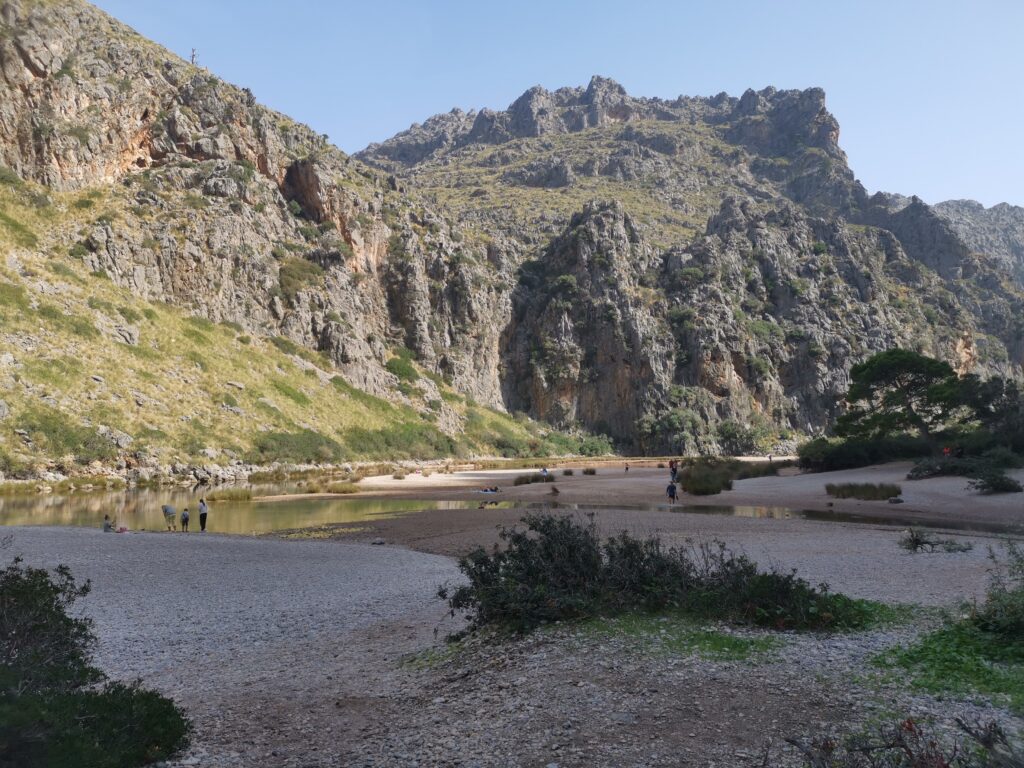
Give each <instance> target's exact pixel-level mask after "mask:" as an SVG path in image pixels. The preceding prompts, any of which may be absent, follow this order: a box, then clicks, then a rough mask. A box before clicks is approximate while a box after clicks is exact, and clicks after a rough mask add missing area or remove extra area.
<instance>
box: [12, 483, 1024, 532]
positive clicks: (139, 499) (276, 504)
mask: <svg viewBox="0 0 1024 768" xmlns="http://www.w3.org/2000/svg"><path fill="white" fill-rule="evenodd" d="M208 490H209V489H199V490H188V489H182V488H169V489H157V490H148V489H147V490H131V491H104V492H96V493H89V494H80V495H72V496H60V495H52V496H49V495H47V496H17V497H3V496H0V525H70V526H86V527H95V528H100V527H101V526H102V523H103V516H104V515H110V516H111V518H113V519H114V520H116V522H117V524H118V525H123V526H125V527H127V528H128V529H129V530H133V531H139V530H150V531H153V530H157V531H159V530H165V526H164V519H163V515H162V513H161V511H160V508H161V506H162V505H163V504H171V505H172V506H174V507H175V509H177V511H178V513H179V514H180V513H181V510H182V509H184V508H185V507H188V508H189V510H190V512H191V516H192V521H191V523H190V528H191V529H192V530H194V531H198V530H199V510H198V507H199V498H200V496H201V495H202V493H205V492H207V491H208ZM253 490H254V494H255V495H271V494H287V493H294V492H296V491H297V490H299V489H298V488H297V486H295V485H276V486H259V487H256V488H254V489H253ZM482 504H486V506H487V507H488V508H495V507H498V508H517V509H522V510H523V512H526V511H529V510H539V509H569V510H579V511H584V510H600V509H618V510H633V511H638V512H643V511H670V512H677V513H688V514H702V515H723V516H729V517H754V518H771V519H781V520H786V519H796V520H818V521H822V522H833V523H859V524H865V525H885V526H898V527H903V528H906V527H908V526H911V525H913V526H915V527H923V528H942V529H953V530H961V531H977V532H979V533H980V532H989V533H1019V532H1020V531H1021V526H1019V525H1001V524H998V523H985V522H979V521H974V520H970V519H964V518H960V519H947V518H941V519H933V520H928V519H921V518H916V517H912V516H909V515H908V516H901V515H899V514H887V515H865V514H850V513H843V512H836V511H833V510H799V509H788V508H786V507H769V506H764V507H759V506H736V507H731V506H712V505H682V504H678V505H675V506H671V507H670V506H668V505H665V504H633V505H630V504H614V505H612V504H607V505H606V504H583V503H564V502H557V501H544V502H524V501H501V502H496V501H491V500H489V499H488V500H486V501H484V500H477V501H424V500H418V499H367V498H310V497H305V498H295V499H288V500H283V501H269V502H249V501H243V502H238V501H221V502H213V503H211V504H210V514H209V519H208V524H207V529H208V530H210V531H213V532H220V533H242V534H252V533H267V532H269V531H279V530H286V529H290V528H303V527H313V526H318V525H327V524H330V523H358V522H361V521H365V520H372V519H374V518H381V517H395V516H397V515H402V514H407V513H409V512H416V511H420V510H437V509H476V508H478V507H480V506H481V505H482Z"/></svg>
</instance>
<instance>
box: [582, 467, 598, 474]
mask: <svg viewBox="0 0 1024 768" xmlns="http://www.w3.org/2000/svg"><path fill="white" fill-rule="evenodd" d="M583 474H584V475H596V474H597V470H596V469H595V468H594V467H585V468H584V469H583Z"/></svg>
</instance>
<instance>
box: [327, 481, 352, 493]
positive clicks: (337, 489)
mask: <svg viewBox="0 0 1024 768" xmlns="http://www.w3.org/2000/svg"><path fill="white" fill-rule="evenodd" d="M323 492H324V493H339V494H347V493H359V486H358V485H356V484H355V483H328V484H327V485H326V486H324V489H323Z"/></svg>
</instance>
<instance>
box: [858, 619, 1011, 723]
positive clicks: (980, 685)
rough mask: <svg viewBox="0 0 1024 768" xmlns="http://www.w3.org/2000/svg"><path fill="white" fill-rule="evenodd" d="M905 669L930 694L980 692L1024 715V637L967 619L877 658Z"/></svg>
mask: <svg viewBox="0 0 1024 768" xmlns="http://www.w3.org/2000/svg"><path fill="white" fill-rule="evenodd" d="M878 662H879V664H881V665H882V666H885V667H898V668H902V669H903V670H905V671H906V672H907V673H908V674H909V676H910V681H911V683H912V684H913V685H914V686H915V687H917V688H920V689H921V690H925V691H928V692H929V693H947V694H949V693H951V694H955V695H958V696H965V695H970V694H975V693H980V694H982V695H985V696H989V697H992V698H994V699H996V700H997V701H1002V702H1004V703H1006V704H1008V705H1009V706H1010V708H1011V709H1012V710H1013V711H1015V712H1017V713H1024V640H1021V639H1020V638H1017V639H1016V641H1008V640H1007V639H1006V638H1003V637H1000V636H999V635H995V634H991V633H988V632H985V631H983V630H982V629H980V628H978V627H974V626H971V625H970V624H968V623H966V622H965V623H960V624H955V625H953V626H949V627H946V628H944V629H940V630H938V631H936V632H932V633H930V634H928V635H926V636H925V637H924V638H923V639H921V640H920V641H918V642H917V643H915V644H914V645H912V646H910V647H909V648H903V649H899V650H896V651H890V652H888V653H887V654H885V655H883V656H882V657H880V658H879V659H878Z"/></svg>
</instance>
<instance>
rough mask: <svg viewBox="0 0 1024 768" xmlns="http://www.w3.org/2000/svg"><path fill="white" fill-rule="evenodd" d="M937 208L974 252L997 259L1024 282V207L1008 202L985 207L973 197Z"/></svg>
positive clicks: (945, 203) (948, 201)
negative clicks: (972, 198)
mask: <svg viewBox="0 0 1024 768" xmlns="http://www.w3.org/2000/svg"><path fill="white" fill-rule="evenodd" d="M934 209H935V212H936V213H937V214H939V216H941V217H942V218H943V219H945V220H946V221H947V222H949V225H950V227H951V228H952V229H953V231H954V232H956V234H957V236H958V237H959V238H960V239H961V240H962V241H963V242H964V244H965V245H967V247H968V248H970V249H971V251H973V252H975V253H984V254H987V255H988V256H991V257H992V258H994V259H996V260H998V261H999V262H1000V263H1001V264H1002V265H1003V267H1004V268H1005V269H1006V270H1007V271H1009V272H1011V273H1012V274H1013V275H1014V276H1015V277H1016V278H1017V281H1018V282H1020V283H1022V284H1024V208H1021V207H1020V206H1017V205H1008V204H1007V203H1000V204H999V205H993V206H992V207H991V208H986V207H985V206H983V205H982V204H981V203H979V202H976V201H974V200H947V201H946V202H944V203H939V204H938V205H936V206H934Z"/></svg>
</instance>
